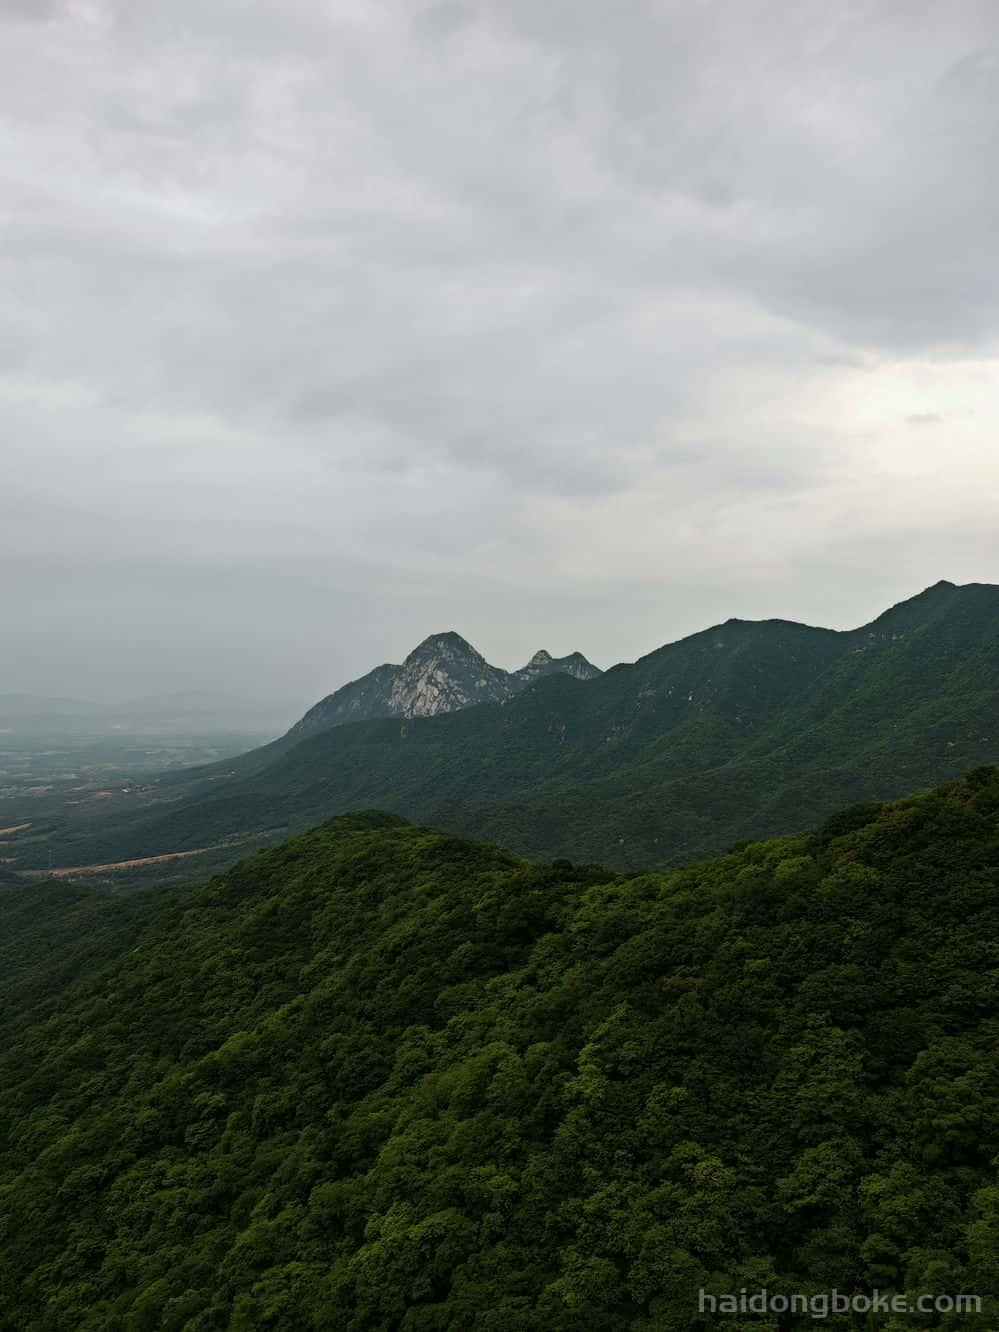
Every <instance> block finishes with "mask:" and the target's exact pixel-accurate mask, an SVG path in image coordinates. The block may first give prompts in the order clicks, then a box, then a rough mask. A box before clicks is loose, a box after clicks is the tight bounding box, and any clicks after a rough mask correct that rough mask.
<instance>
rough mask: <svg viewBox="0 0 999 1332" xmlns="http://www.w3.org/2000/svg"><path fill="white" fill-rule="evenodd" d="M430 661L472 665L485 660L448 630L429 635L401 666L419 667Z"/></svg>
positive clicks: (466, 642)
mask: <svg viewBox="0 0 999 1332" xmlns="http://www.w3.org/2000/svg"><path fill="white" fill-rule="evenodd" d="M431 660H443V661H465V662H468V663H469V664H472V663H478V662H484V661H485V658H484V657H483V656H482V654H481V653H479V652H476V650H475V648H473V647H472V645H471V643H469V642H468V640H467V639H465V638H462V636H461V634H458V633H455V631H454V630H453V629H448V630H447V631H446V632H444V633H440V634H430V636H429V637H428V638H425V639H424V640H423V642H422V643H419V644H417V646H416V647H415V648H413V650H412V652H411V653H410V654H409V656H408V657H407V658H406V659H405V661H404V662H403V666H421V665H423V664H424V663H426V662H427V661H431Z"/></svg>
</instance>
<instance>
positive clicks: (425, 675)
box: [287, 629, 600, 740]
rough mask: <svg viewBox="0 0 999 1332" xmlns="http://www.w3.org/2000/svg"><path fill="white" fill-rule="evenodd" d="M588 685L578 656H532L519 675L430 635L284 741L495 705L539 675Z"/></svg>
mask: <svg viewBox="0 0 999 1332" xmlns="http://www.w3.org/2000/svg"><path fill="white" fill-rule="evenodd" d="M554 674H564V675H571V676H573V677H574V678H576V679H577V680H591V679H593V678H594V677H595V676H597V675H599V674H600V671H599V670H598V669H597V667H596V666H594V665H592V663H590V662H589V661H587V660H586V658H585V657H584V656H583V655H582V653H579V652H573V653H572V654H571V655H570V656H568V657H562V658H556V657H553V656H552V655H551V653H550V652H547V651H546V650H545V649H541V651H539V652H536V653H535V654H534V656H533V657H532V658H531V660H530V661H529V662H528V663H527V665H526V666H524V667H522V668H521V669H520V670H519V671H505V670H503V669H502V668H501V667H499V666H491V665H490V664H489V662H488V661H486V659H485V657H483V655H482V654H481V652H479V651H478V650H477V649H476V648H474V647H473V646H472V645H471V643H469V642H468V640H467V639H466V638H463V637H462V636H461V634H459V633H457V632H456V631H455V630H454V629H448V630H445V631H444V632H442V633H436V634H430V635H429V636H428V637H427V638H425V639H424V640H423V641H422V642H421V643H419V644H417V646H416V647H415V648H413V650H412V652H410V653H409V655H408V656H407V657H406V659H405V660H404V661H403V663H402V665H401V666H396V665H392V664H391V663H387V664H386V665H384V666H378V667H376V668H375V669H374V670H373V671H371V672H369V673H368V674H367V675H365V676H362V677H361V678H360V679H359V680H353V681H351V683H350V684H347V685H344V686H343V688H342V689H338V690H337V691H336V693H334V694H330V695H329V696H328V697H326V698H324V699H322V701H321V702H319V703H317V704H316V705H315V707H313V708H310V710H309V711H308V712H307V713H306V714H305V716H304V717H303V718H302V720H301V721H300V722H298V723H297V724H296V725H295V726H294V727H292V729H291V731H290V732H289V733H288V737H287V738H289V739H294V740H300V739H302V738H303V737H304V736H307V735H315V734H316V733H318V732H320V731H328V730H330V729H332V728H333V727H335V726H341V725H342V724H343V723H344V722H352V721H373V720H376V719H377V718H380V717H435V716H438V715H439V714H440V713H442V712H457V711H459V710H460V709H462V708H468V707H472V706H474V705H475V704H476V703H499V702H502V701H503V700H504V699H507V698H511V697H512V696H513V695H514V694H517V693H519V692H520V690H521V689H523V688H524V687H525V686H526V685H528V684H530V683H532V681H534V680H537V679H540V678H541V677H542V676H544V675H554Z"/></svg>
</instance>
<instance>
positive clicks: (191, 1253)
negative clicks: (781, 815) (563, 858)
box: [0, 769, 999, 1332]
mask: <svg viewBox="0 0 999 1332" xmlns="http://www.w3.org/2000/svg"><path fill="white" fill-rule="evenodd" d="M997 889H999V772H997V771H996V770H995V769H982V770H979V771H976V772H974V773H972V774H971V775H970V776H969V777H968V779H967V780H966V781H963V782H957V783H952V784H949V785H946V786H944V787H942V788H941V789H939V790H936V791H933V792H931V793H928V794H926V795H922V796H919V797H916V798H913V799H908V800H904V801H901V802H899V803H897V804H891V805H886V806H883V807H865V808H860V809H852V810H847V811H846V812H845V813H843V814H841V815H839V816H837V817H835V818H834V819H832V820H830V821H829V822H828V823H827V824H826V825H825V826H824V827H823V828H822V829H821V830H820V831H819V832H817V833H815V834H812V835H808V836H802V837H792V838H782V839H779V840H775V841H771V842H759V843H753V844H750V845H747V846H745V847H743V848H742V849H740V850H738V851H736V852H733V853H732V854H730V855H728V856H726V857H724V858H722V859H719V860H714V861H709V862H705V863H702V864H696V865H692V866H690V867H688V868H685V869H681V870H675V871H670V872H666V873H658V874H642V875H637V876H633V877H629V878H626V877H623V876H612V875H608V874H607V873H606V872H604V871H600V870H598V869H595V868H583V869H574V868H573V867H572V866H571V865H569V864H567V863H562V864H557V865H552V866H544V865H532V864H530V863H527V862H524V861H521V860H518V859H516V858H514V857H513V856H511V855H509V854H508V853H505V852H502V851H498V850H495V849H493V848H490V847H488V846H482V845H477V844H474V843H471V842H467V841H461V840H457V839H455V838H452V837H448V836H445V835H442V834H439V833H436V832H432V831H429V830H427V829H423V828H417V827H413V826H411V825H408V824H406V823H404V822H402V821H401V820H399V819H397V818H394V817H392V816H388V815H377V814H358V815H352V816H347V817H343V818H339V819H335V820H333V821H332V822H330V823H328V824H326V825H324V826H322V827H320V828H318V829H316V830H315V831H313V832H311V833H309V834H308V835H306V836H303V837H300V838H298V839H296V840H294V841H291V842H289V843H287V844H286V845H284V846H282V847H280V848H278V849H275V850H270V851H266V852H262V853H260V854H259V855H257V856H255V857H253V858H252V859H250V860H248V861H246V862H244V863H243V864H241V865H239V866H238V867H236V868H235V869H233V870H231V871H230V872H229V873H227V874H226V875H224V876H223V877H221V878H219V879H217V880H216V881H214V882H213V883H211V884H210V885H208V886H207V887H204V888H202V889H200V890H197V891H195V892H194V893H193V894H192V895H190V896H189V897H186V898H185V899H184V900H180V901H177V902H172V903H167V904H165V905H163V906H162V907H161V909H160V914H158V915H157V916H156V918H155V920H153V921H152V922H151V923H150V924H149V925H148V927H147V928H146V930H145V932H144V934H143V935H142V937H141V938H139V939H138V940H137V941H136V940H131V941H129V942H128V944H127V945H123V950H124V951H121V952H120V953H119V954H118V956H117V959H115V958H114V957H112V958H110V959H109V958H107V957H102V958H101V959H100V960H99V961H95V962H94V964H93V966H92V967H91V968H90V969H89V971H88V974H86V975H84V976H83V977H82V978H81V979H80V980H79V982H78V983H77V984H76V985H75V986H74V987H72V988H69V989H68V990H66V991H65V992H64V993H63V994H62V995H61V996H60V998H59V1002H58V1003H57V1004H53V1003H48V1004H43V1005H42V1007H41V1008H39V1009H37V1010H36V1011H35V1012H34V1013H32V1014H29V1015H27V1016H26V1017H24V1018H23V1020H22V1021H21V1022H20V1023H19V1024H18V1028H17V1030H16V1032H15V1033H14V1034H13V1035H12V1036H11V1035H8V1036H7V1037H5V1038H0V1233H2V1236H3V1245H2V1263H3V1268H2V1277H0V1325H2V1326H4V1327H11V1328H15V1327H16V1328H17V1329H19V1332H41V1330H42V1329H46V1330H48V1329H51V1330H52V1332H63V1329H66V1328H74V1329H95V1330H96V1329H100V1330H101V1332H108V1330H112V1332H113V1330H116V1329H122V1332H124V1330H125V1329H129V1330H131V1329H139V1328H157V1329H166V1330H168V1332H170V1330H172V1332H207V1329H220V1328H231V1329H234V1330H245V1332H250V1330H251V1329H253V1330H255V1329H259V1328H276V1329H288V1330H289V1332H290V1330H291V1329H302V1328H315V1329H322V1328H328V1329H331V1330H333V1329H336V1332H367V1330H369V1329H370V1330H371V1332H375V1330H379V1332H380V1330H383V1329H396V1328H398V1329H410V1330H411V1329H444V1328H474V1329H492V1330H494V1332H500V1330H502V1332H507V1329H510V1328H516V1329H518V1332H535V1330H536V1332H577V1329H579V1328H587V1329H592V1330H593V1332H625V1329H639V1330H640V1329H648V1330H649V1332H651V1330H652V1329H656V1330H657V1332H674V1330H675V1332H689V1330H690V1329H695V1330H696V1329H700V1328H708V1327H715V1326H718V1325H721V1326H726V1325H727V1326H732V1327H746V1328H748V1327H749V1326H750V1325H752V1326H759V1325H761V1324H759V1323H757V1322H755V1321H752V1322H751V1323H745V1322H743V1323H740V1322H739V1321H738V1320H734V1321H733V1322H731V1323H728V1324H726V1323H725V1322H724V1321H723V1320H722V1321H720V1320H719V1319H718V1317H717V1316H716V1315H702V1314H699V1312H698V1292H699V1291H700V1290H702V1289H703V1290H705V1291H707V1292H709V1293H713V1294H715V1295H725V1294H732V1293H738V1291H739V1290H740V1289H741V1288H744V1287H745V1288H749V1289H750V1290H756V1289H759V1288H760V1287H767V1288H768V1289H769V1290H770V1291H771V1292H775V1293H779V1292H785V1293H790V1292H797V1293H801V1292H804V1293H806V1294H811V1293H822V1292H827V1291H828V1290H829V1289H830V1288H833V1287H835V1288H837V1289H839V1290H841V1291H849V1292H862V1291H866V1290H869V1289H870V1288H871V1287H877V1288H878V1289H880V1290H881V1291H889V1292H891V1291H906V1292H908V1293H909V1294H910V1296H912V1297H914V1296H915V1295H916V1294H917V1293H920V1292H931V1293H934V1294H940V1293H944V1294H950V1295H956V1294H959V1293H962V1292H971V1293H975V1292H978V1293H981V1294H982V1295H984V1296H986V1297H988V1296H991V1295H993V1294H994V1293H995V1291H996V1289H997V1277H999V1269H997V1265H996V1255H997V1253H999V1186H997V1179H996V1170H995V1161H996V1157H997V1154H999V1060H997V1050H999V1013H997V1002H996V1001H997V983H999V972H997V966H999V959H997V945H999V932H997V924H999V922H997V906H999V897H997ZM145 902H146V904H147V909H148V910H153V905H154V903H153V901H151V900H150V899H145ZM995 1316H996V1310H995V1308H994V1306H993V1307H990V1306H989V1303H988V1301H987V1302H986V1304H985V1306H984V1307H983V1310H982V1313H981V1315H980V1316H978V1317H968V1316H967V1315H960V1316H958V1315H943V1316H942V1317H940V1318H938V1319H937V1320H936V1322H935V1323H933V1324H932V1325H934V1326H937V1327H940V1328H944V1329H956V1328H958V1327H960V1328H962V1329H975V1328H977V1329H981V1332H986V1329H991V1328H993V1327H995V1325H996V1322H995ZM826 1325H827V1326H829V1327H831V1328H835V1327H844V1326H851V1327H852V1326H854V1324H852V1323H849V1322H847V1323H844V1322H843V1321H842V1320H838V1319H836V1318H830V1319H829V1320H827V1322H826ZM927 1325H931V1324H930V1323H928V1321H927V1320H925V1319H924V1320H915V1319H908V1318H901V1319H896V1320H895V1322H893V1323H892V1325H891V1326H892V1327H893V1328H894V1329H898V1330H901V1329H908V1328H912V1327H916V1326H927ZM789 1326H790V1324H789Z"/></svg>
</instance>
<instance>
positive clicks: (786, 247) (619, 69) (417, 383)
mask: <svg viewBox="0 0 999 1332" xmlns="http://www.w3.org/2000/svg"><path fill="white" fill-rule="evenodd" d="M26 19H34V20H36V21H33V22H28V21H26ZM997 73H999V21H997V18H996V14H995V10H994V6H993V4H992V3H991V0H947V3H944V2H943V0H939V2H936V0H934V2H933V3H931V2H930V0H899V2H898V3H885V0H848V2H847V3H845V4H842V5H839V6H836V7H834V8H830V7H829V6H828V4H825V3H819V2H818V0H799V2H798V3H793V4H792V3H791V2H790V0H788V3H786V4H784V3H780V4H777V5H775V4H774V3H773V0H746V2H745V3H743V4H740V5H738V6H733V5H724V4H721V3H708V4H695V3H693V2H692V0H682V2H681V0H663V2H662V3H655V2H654V0H637V2H636V3H635V4H630V5H628V6H623V7H622V6H614V5H607V4H601V3H598V2H597V0H571V3H570V0H548V2H547V3H545V4H537V3H533V2H530V0H495V3H494V2H493V0H490V2H489V3H487V2H486V0H481V3H478V2H473V0H467V3H460V2H459V0H445V2H444V3H432V4H417V3H413V2H412V0H405V2H404V0H364V2H363V3H362V0H335V3H333V4H330V5H325V4H324V5H320V4H318V3H315V2H314V0H297V3H288V0H282V3H278V0H253V3H249V4H236V3H234V2H233V0H198V2H197V3H195V0H175V3H173V4H171V5H169V6H164V5H161V4H158V3H153V2H152V0H127V3H126V0H66V2H65V3H62V4H58V3H55V2H53V3H49V4H46V5H33V6H25V5H22V4H20V3H10V0H8V3H6V4H0V88H2V92H0V134H2V145H0V146H2V150H3V151H2V154H0V160H2V162H3V167H2V176H0V200H2V224H3V234H4V244H3V248H2V252H0V282H2V284H3V291H4V300H3V302H2V304H0V464H2V466H3V469H4V475H5V477H6V478H7V484H6V487H5V488H4V489H3V490H2V491H0V520H2V528H0V558H3V560H4V561H5V563H6V562H9V563H10V565H11V568H12V569H13V567H14V565H15V564H16V565H17V567H18V568H19V570H23V569H24V568H25V567H27V573H26V574H24V573H21V574H20V577H19V579H18V581H16V582H14V581H13V575H12V577H11V579H10V580H8V581H9V582H11V584H12V586H13V587H14V591H13V593H12V594H11V595H10V598H9V612H8V624H9V626H10V631H9V637H8V640H7V641H6V642H5V643H4V644H3V649H2V652H0V692H3V690H4V689H15V688H24V687H33V686H37V687H40V688H41V687H45V688H50V689H58V690H59V691H61V692H87V690H88V689H89V690H91V691H92V692H104V693H127V692H143V691H147V689H148V687H149V686H158V685H162V686H163V687H173V686H174V685H176V686H177V687H185V686H187V685H191V684H202V683H205V684H209V685H215V684H217V683H219V681H220V678H224V677H225V676H226V673H227V671H228V669H229V665H230V662H231V659H232V657H233V656H235V657H236V658H238V659H239V660H240V661H241V662H242V663H243V667H242V669H243V670H245V671H246V672H248V674H249V677H250V678H248V679H247V680H246V681H245V683H244V686H243V688H242V690H241V692H243V693H251V692H254V690H255V688H257V687H258V686H259V687H263V686H266V687H267V688H272V689H274V690H278V691H280V690H284V691H285V692H288V691H291V692H295V691H299V692H301V694H302V695H303V696H305V697H308V696H309V694H310V693H312V692H315V691H317V690H319V689H322V688H326V687H328V686H330V685H331V684H335V683H336V682H337V681H338V680H340V679H341V678H343V677H345V676H346V675H348V674H351V673H356V672H357V671H358V670H361V669H365V668H366V667H367V666H368V665H369V664H370V663H371V661H372V660H376V659H381V658H383V657H387V656H398V655H399V654H400V653H402V652H404V651H405V650H406V647H407V646H408V645H409V639H410V638H415V637H419V636H422V634H423V633H426V632H428V631H429V630H431V629H434V628H438V627H441V626H442V625H448V626H449V625H451V624H456V625H457V626H458V627H460V628H462V629H463V630H464V631H465V632H466V633H468V634H469V636H470V637H473V638H475V639H476V640H477V641H480V642H481V646H482V647H483V649H484V650H487V651H489V652H491V653H492V655H493V656H494V657H496V658H497V659H498V660H499V661H501V662H503V663H510V662H513V661H517V660H519V659H520V657H523V656H525V654H526V653H528V652H529V651H530V650H533V648H534V647H536V646H537V643H535V642H534V639H535V637H537V636H538V632H537V631H538V630H539V629H544V630H545V632H544V633H543V634H542V635H541V636H542V637H544V639H545V641H546V643H547V645H548V646H549V647H550V648H551V649H552V650H559V651H561V650H566V651H568V650H570V649H573V648H576V647H580V648H582V649H584V650H587V651H589V652H591V653H592V654H593V655H594V656H595V657H597V658H599V659H601V660H604V661H606V660H611V659H614V658H615V657H619V656H629V655H635V654H637V653H638V652H641V651H645V650H647V649H648V648H650V647H652V646H654V645H655V644H657V643H658V642H661V641H663V640H665V639H666V638H669V637H672V636H674V635H675V634H677V633H680V632H686V631H687V630H688V629H692V628H695V627H697V626H698V625H699V624H701V623H703V622H705V621H706V620H707V619H710V618H712V616H717V617H719V618H725V616H727V615H729V614H740V615H749V614H787V615H798V616H802V617H809V616H811V617H814V618H818V617H820V616H821V615H822V614H825V616H826V618H829V619H834V620H838V622H844V623H848V622H851V621H852V620H855V619H859V618H862V617H863V616H864V615H865V614H867V613H868V612H873V611H874V610H876V609H877V608H878V600H879V599H884V600H888V599H891V598H892V597H897V596H901V595H904V594H905V593H907V592H909V591H912V590H915V589H916V587H917V586H918V585H919V584H920V583H921V582H924V581H925V582H932V581H935V580H936V578H938V577H942V576H946V577H956V578H961V577H968V578H995V577H997V576H999V549H997V544H996V539H995V538H994V537H992V536H991V527H990V526H989V521H988V514H987V505H986V498H985V497H987V495H988V494H989V493H990V487H993V486H994V484H995V482H996V480H999V476H997V473H996V463H995V461H994V459H993V454H994V450H992V449H991V447H990V445H989V443H988V440H989V438H991V437H993V435H994V426H995V425H996V424H997V423H996V421H995V419H994V416H995V413H994V410H993V407H991V406H990V403H992V404H994V403H995V392H994V387H995V381H996V364H997V363H996V359H995V356H996V341H997V332H999V268H997V266H996V264H995V262H994V260H995V254H996V247H997V240H999V236H997V228H999V186H997V184H996V180H995V173H993V172H990V171H989V170H988V163H989V162H990V161H991V160H992V158H993V157H994V155H995V147H996V143H997V139H999V96H997V93H996V88H997V86H999V85H997V78H996V76H997ZM990 413H991V414H990ZM931 423H932V424H936V425H937V427H938V428H937V429H936V430H935V431H928V432H926V434H927V439H926V442H925V444H921V443H920V442H919V439H918V432H915V431H912V430H910V429H908V428H907V427H908V426H911V425H916V424H931ZM944 431H946V432H948V435H949V437H948V441H947V446H948V450H949V455H948V456H949V458H950V460H951V471H952V477H953V478H954V479H953V480H952V482H951V483H950V484H949V485H946V486H943V487H941V486H939V485H934V484H933V482H932V476H933V472H934V469H935V468H936V467H937V465H938V452H937V451H938V450H939V447H940V443H939V441H940V439H941V434H942V432H944ZM990 432H992V434H991V435H990ZM930 435H932V436H933V440H932V441H931V440H930V438H929V436H930ZM962 481H963V484H962ZM918 522H922V523H923V524H924V527H925V531H924V537H925V539H924V540H922V541H921V542H918V543H917V545H918V547H919V551H920V554H919V556H918V558H917V560H916V563H915V564H914V563H913V556H912V551H911V547H908V548H906V546H905V543H907V542H908V539H909V536H910V535H911V531H912V528H913V524H914V523H918ZM976 534H977V535H976ZM893 542H897V544H894V545H893ZM893 550H894V551H895V554H894V555H892V553H891V552H892V551H893ZM948 552H949V554H948ZM867 554H869V555H870V557H871V560H874V559H875V558H876V560H877V573H876V575H875V576H874V577H871V576H870V575H869V574H868V576H866V577H865V576H864V574H863V573H862V572H861V568H862V566H863V565H864V561H865V558H866V555H867ZM942 566H946V567H942ZM60 571H62V572H60ZM140 571H144V572H142V573H141V576H140ZM140 587H144V588H145V589H146V595H145V597H143V595H141V594H140V592H139V591H137V589H138V588H140ZM69 588H72V589H73V590H72V593H71V592H70V591H69V590H67V589H69ZM87 588H90V589H91V591H90V592H89V593H87V592H86V591H85V589H87ZM358 608H362V610H360V611H359V609H358ZM362 612H363V613H362ZM267 623H272V624H273V625H274V627H275V632H273V633H270V634H268V633H267V632H265V630H264V629H263V628H262V627H261V626H262V625H266V624H267ZM61 625H65V626H67V632H66V633H64V634H61V631H60V626H61ZM70 625H72V626H73V627H72V631H71V632H70V631H69V629H68V626H70ZM219 626H224V630H225V632H224V635H220V634H219V633H218V632H217V630H218V627H219ZM122 633H125V634H126V635H128V634H129V633H131V634H132V637H131V638H130V639H129V643H130V646H129V650H128V651H127V652H123V651H121V650H120V641H121V635H122ZM289 635H290V636H291V639H292V640H293V641H294V644H295V647H294V650H293V651H289V647H288V643H289ZM223 639H224V641H223ZM56 642H61V643H62V648H61V650H60V651H59V652H55V651H54V650H53V645H54V644H55V643H56ZM178 643H180V644H181V649H180V650H178ZM112 644H114V647H112ZM138 671H142V672H143V673H144V675H145V677H146V678H145V679H144V680H143V683H142V689H141V690H140V691H136V690H133V689H131V681H132V677H133V676H134V675H135V673H136V672H138Z"/></svg>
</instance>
